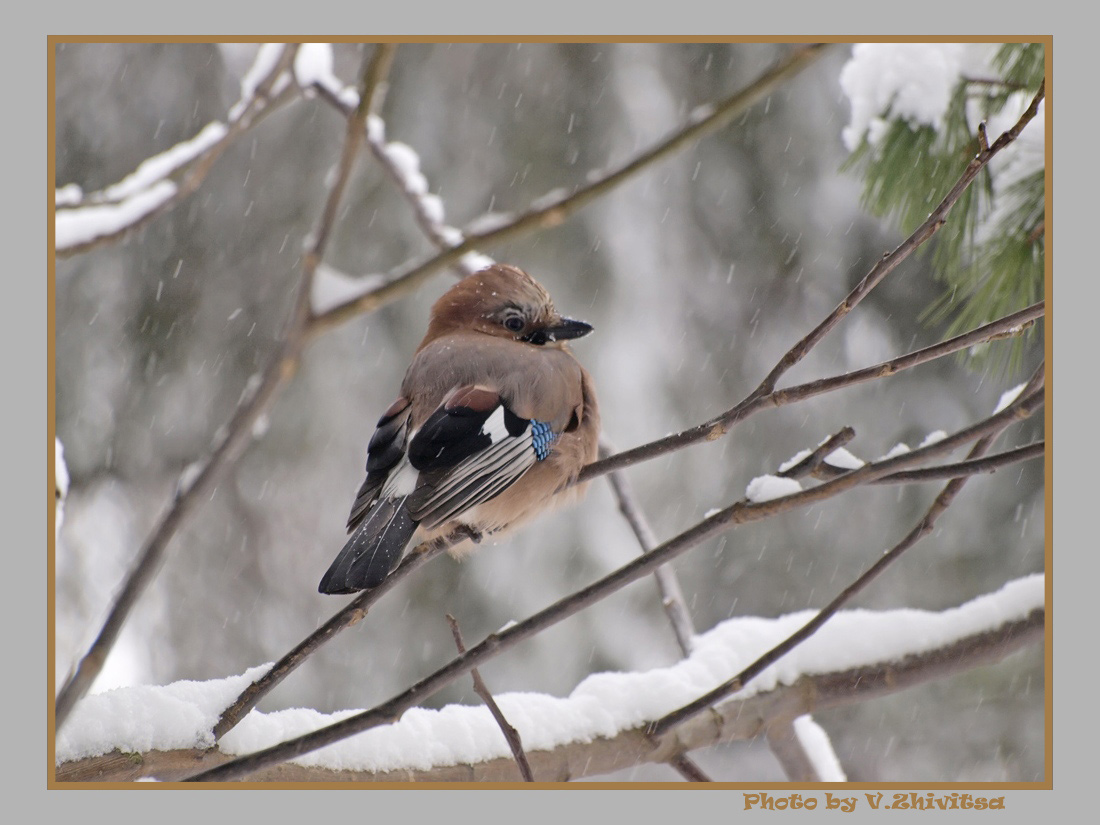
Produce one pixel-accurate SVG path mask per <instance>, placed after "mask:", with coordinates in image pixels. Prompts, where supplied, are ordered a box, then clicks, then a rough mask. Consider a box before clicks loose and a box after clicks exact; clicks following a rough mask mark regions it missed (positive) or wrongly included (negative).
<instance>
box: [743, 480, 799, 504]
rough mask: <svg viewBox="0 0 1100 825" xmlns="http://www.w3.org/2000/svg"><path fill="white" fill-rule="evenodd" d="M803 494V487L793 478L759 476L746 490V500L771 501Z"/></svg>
mask: <svg viewBox="0 0 1100 825" xmlns="http://www.w3.org/2000/svg"><path fill="white" fill-rule="evenodd" d="M800 492H802V485H801V484H799V483H798V481H797V480H796V479H793V478H780V477H779V476H771V475H763V476H757V477H756V478H754V479H753V480H752V481H750V482H749V484H748V486H747V487H746V488H745V498H747V499H748V500H749V501H755V502H761V501H771V500H772V499H773V498H783V496H790V495H794V494H795V493H800Z"/></svg>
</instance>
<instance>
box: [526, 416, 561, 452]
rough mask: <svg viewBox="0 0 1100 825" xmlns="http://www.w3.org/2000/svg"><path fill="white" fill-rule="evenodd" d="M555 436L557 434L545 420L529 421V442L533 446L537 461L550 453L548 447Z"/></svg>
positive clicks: (555, 438) (552, 444)
mask: <svg viewBox="0 0 1100 825" xmlns="http://www.w3.org/2000/svg"><path fill="white" fill-rule="evenodd" d="M557 438H558V436H557V434H556V433H555V432H554V431H553V430H551V429H550V425H549V424H548V423H546V422H545V421H534V420H532V421H531V443H532V445H533V446H534V448H535V458H537V459H538V460H539V461H542V460H544V459H545V458H546V457H547V456H548V455H550V449H551V447H553V446H554V442H555V441H556V440H557Z"/></svg>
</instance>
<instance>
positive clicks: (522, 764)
mask: <svg viewBox="0 0 1100 825" xmlns="http://www.w3.org/2000/svg"><path fill="white" fill-rule="evenodd" d="M447 623H448V624H450V626H451V633H452V634H454V637H455V646H456V647H457V648H458V652H459V653H465V652H466V645H465V644H464V643H463V642H462V631H461V630H459V628H458V619H456V618H455V617H454V616H452V615H451V614H449V613H448V614H447ZM470 675H471V676H472V677H473V679H474V691H475V692H476V693H477V695H478V696H480V697H481V700H482V701H483V702H485V707H487V708H489V713H491V714H492V715H493V719H494V720H495V721H496V723H497V726H498V727H499V728H500V732H501V733H503V734H504V738H505V739H506V740H507V741H508V747H509V748H510V749H511V751H512V758H514V759H515V760H516V767H518V768H519V773H520V776H522V777H523V781H524V782H534V781H535V777H534V776H533V775H532V774H531V765H530V763H528V761H527V754H525V753H524V752H523V740H521V739H520V736H519V731H518V730H516V729H515V728H514V727H512V726H511V725H510V724H509V723H508V720H507V719H506V718H505V717H504V714H503V713H502V712H501V710H500V707H499V706H498V705H497V703H496V700H495V699H494V698H493V694H492V692H491V691H490V690H489V686H488V685H486V684H485V680H484V679H482V678H481V673H480V672H478V669H477V668H476V667H475V668H472V669H471V670H470Z"/></svg>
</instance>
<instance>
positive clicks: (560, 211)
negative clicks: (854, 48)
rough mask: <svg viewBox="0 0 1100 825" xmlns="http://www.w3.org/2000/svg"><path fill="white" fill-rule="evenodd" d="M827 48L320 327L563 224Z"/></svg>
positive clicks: (795, 58) (474, 236)
mask: <svg viewBox="0 0 1100 825" xmlns="http://www.w3.org/2000/svg"><path fill="white" fill-rule="evenodd" d="M826 48H827V46H825V45H823V44H815V45H810V46H803V47H800V48H798V49H797V50H795V51H793V52H792V53H791V54H790V55H788V56H787V57H786V58H785V59H784V60H783V61H781V62H780V63H779V64H778V65H777V66H776V67H775V68H773V69H772V70H770V71H768V72H766V73H765V74H763V75H762V76H761V77H760V78H758V79H757V80H756V81H755V82H753V83H752V84H751V85H750V86H748V87H747V88H745V89H743V90H742V91H740V92H738V93H736V94H734V95H733V96H732V97H729V98H727V99H726V100H724V101H722V102H721V103H719V104H717V105H716V106H715V107H714V108H713V110H710V109H709V108H708V110H707V114H706V115H705V116H702V117H699V118H698V119H696V120H694V121H693V122H690V123H689V124H688V125H686V126H685V127H683V128H682V129H680V130H678V131H677V132H675V133H674V134H673V135H672V136H671V137H669V138H668V139H666V140H664V141H662V142H661V143H660V144H658V145H656V146H654V147H653V148H652V149H649V150H648V151H645V152H642V153H640V154H638V155H636V156H635V157H634V158H632V159H631V160H630V161H629V162H627V163H625V164H623V165H622V166H620V167H619V168H618V169H616V170H615V171H613V172H611V173H609V174H606V175H603V176H602V177H600V178H599V179H597V180H595V181H594V182H592V183H590V184H588V185H586V186H582V187H580V188H578V189H577V190H576V191H574V192H573V193H572V194H570V195H567V196H563V197H561V198H558V199H553V200H552V202H549V203H542V201H543V200H550V199H540V202H539V205H538V206H533V207H531V208H530V209H528V210H527V211H526V212H524V213H523V214H522V215H519V216H518V217H516V218H515V219H513V220H511V221H508V222H507V223H505V224H502V225H501V226H498V227H495V228H493V229H490V230H487V231H484V232H471V233H469V234H467V235H466V237H465V240H463V241H462V242H461V243H459V244H457V245H455V246H451V247H449V248H448V249H446V250H444V251H443V252H440V253H439V254H437V255H435V256H434V257H432V258H430V259H428V260H427V261H424V262H423V263H421V264H417V265H414V266H412V267H411V268H409V269H407V270H406V271H405V272H403V273H402V274H400V275H397V276H396V277H394V278H393V279H392V280H390V281H388V282H387V283H385V284H383V285H382V286H380V287H378V288H377V289H374V290H371V291H370V292H366V293H364V294H363V295H360V296H358V297H356V298H353V299H351V300H349V301H346V302H345V303H343V304H340V305H338V306H336V307H333V308H332V309H330V310H328V311H327V312H324V313H322V314H321V315H319V316H318V319H317V320H318V322H319V325H318V328H317V330H316V331H318V332H319V331H321V330H322V329H328V328H331V327H334V326H339V325H340V324H343V323H344V322H345V321H348V320H350V319H352V318H354V317H356V316H358V315H361V314H362V313H364V312H370V311H373V310H375V309H377V308H378V307H379V306H381V305H382V303H384V302H388V301H391V300H394V299H395V298H397V297H401V296H404V295H408V294H410V293H411V292H413V291H415V290H416V289H417V288H418V287H420V285H421V284H423V283H424V282H425V281H426V280H427V279H428V278H429V277H431V276H432V275H433V274H435V273H436V272H438V271H439V270H441V269H443V268H445V267H448V266H450V265H452V264H453V263H455V262H456V261H458V260H459V259H460V258H461V257H462V256H463V255H465V254H466V253H468V252H473V251H475V250H476V249H478V248H480V247H485V246H488V245H489V244H496V243H500V242H502V241H505V240H510V239H512V238H515V237H516V236H518V235H522V234H524V233H526V232H529V231H531V230H533V229H539V228H546V227H552V226H557V225H558V224H560V223H561V222H562V221H564V220H565V218H566V217H568V216H569V215H571V214H573V213H574V212H576V211H577V210H578V209H580V208H581V207H583V206H586V205H587V204H588V203H590V202H591V201H593V200H595V199H596V198H598V197H600V196H601V195H604V194H606V193H607V192H609V191H611V190H612V189H614V188H615V187H617V186H619V185H620V184H622V183H623V182H624V181H625V180H627V179H629V178H630V177H631V176H633V175H635V174H637V173H638V172H640V171H642V170H643V169H646V168H648V167H649V166H650V165H652V164H653V163H655V162H656V161H659V160H661V159H663V158H665V157H667V156H668V155H670V154H672V153H674V152H676V151H677V150H679V149H681V148H682V147H684V146H685V145H687V144H688V143H690V142H692V141H695V140H698V139H699V138H701V137H703V136H704V135H706V134H709V133H710V132H713V131H715V130H717V129H719V128H721V127H722V126H724V125H726V124H727V123H729V122H730V121H731V120H733V119H734V118H735V117H737V116H738V115H739V114H741V113H742V112H744V111H746V110H747V109H748V108H749V107H751V106H752V105H753V104H754V103H756V102H757V101H759V100H762V99H763V98H764V97H766V96H767V95H769V94H771V93H772V92H773V91H774V90H775V89H776V88H777V87H778V86H779V85H781V84H782V83H783V82H784V81H786V80H789V79H790V78H791V77H793V76H794V75H796V74H797V73H798V72H800V71H802V70H803V69H804V68H806V67H807V66H809V65H811V64H812V63H813V62H814V61H815V60H817V59H818V58H819V57H821V56H822V54H823V53H824V51H825V50H826Z"/></svg>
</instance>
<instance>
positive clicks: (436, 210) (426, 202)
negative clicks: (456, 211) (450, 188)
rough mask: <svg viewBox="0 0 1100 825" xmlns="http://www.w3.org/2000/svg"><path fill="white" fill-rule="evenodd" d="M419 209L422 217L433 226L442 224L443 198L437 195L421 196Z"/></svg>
mask: <svg viewBox="0 0 1100 825" xmlns="http://www.w3.org/2000/svg"><path fill="white" fill-rule="evenodd" d="M420 208H421V209H423V210H424V216H425V217H426V218H427V219H428V220H429V221H431V222H432V223H433V224H436V225H438V224H441V223H443V198H441V197H439V195H432V194H427V195H422V196H421V198H420Z"/></svg>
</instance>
